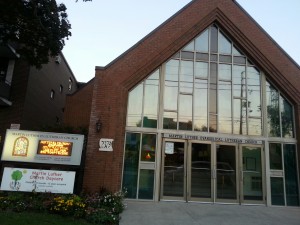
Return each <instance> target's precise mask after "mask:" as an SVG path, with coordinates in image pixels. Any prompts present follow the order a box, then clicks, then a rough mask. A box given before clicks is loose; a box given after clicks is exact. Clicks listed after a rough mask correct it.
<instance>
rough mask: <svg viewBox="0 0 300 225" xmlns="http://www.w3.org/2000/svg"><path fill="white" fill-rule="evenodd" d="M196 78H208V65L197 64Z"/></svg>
mask: <svg viewBox="0 0 300 225" xmlns="http://www.w3.org/2000/svg"><path fill="white" fill-rule="evenodd" d="M195 77H197V78H207V77H208V63H206V62H195Z"/></svg>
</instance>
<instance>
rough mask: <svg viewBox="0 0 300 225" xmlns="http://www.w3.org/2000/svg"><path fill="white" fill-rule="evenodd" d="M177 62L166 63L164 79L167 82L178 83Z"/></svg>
mask: <svg viewBox="0 0 300 225" xmlns="http://www.w3.org/2000/svg"><path fill="white" fill-rule="evenodd" d="M178 71H179V60H175V59H172V60H170V61H169V62H167V63H166V78H165V80H168V81H178Z"/></svg>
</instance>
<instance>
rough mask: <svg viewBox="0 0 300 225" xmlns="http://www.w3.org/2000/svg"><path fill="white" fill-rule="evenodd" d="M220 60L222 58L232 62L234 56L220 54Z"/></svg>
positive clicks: (224, 60)
mask: <svg viewBox="0 0 300 225" xmlns="http://www.w3.org/2000/svg"><path fill="white" fill-rule="evenodd" d="M219 60H220V62H224V63H231V61H232V57H231V55H220V56H219Z"/></svg>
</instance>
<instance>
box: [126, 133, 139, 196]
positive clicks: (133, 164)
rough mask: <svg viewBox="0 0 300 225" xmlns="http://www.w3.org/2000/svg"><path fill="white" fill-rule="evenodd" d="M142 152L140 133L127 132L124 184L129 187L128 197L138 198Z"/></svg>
mask: <svg viewBox="0 0 300 225" xmlns="http://www.w3.org/2000/svg"><path fill="white" fill-rule="evenodd" d="M139 152H140V134H139V133H126V143H125V159H124V170H123V186H122V188H126V189H127V198H136V194H137V178H138V166H139Z"/></svg>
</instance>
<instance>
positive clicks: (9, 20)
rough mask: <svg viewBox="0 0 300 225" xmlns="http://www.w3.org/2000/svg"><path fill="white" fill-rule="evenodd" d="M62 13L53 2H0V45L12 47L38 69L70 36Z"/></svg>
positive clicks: (12, 0)
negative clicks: (8, 44) (10, 45)
mask: <svg viewBox="0 0 300 225" xmlns="http://www.w3.org/2000/svg"><path fill="white" fill-rule="evenodd" d="M83 1H84V2H86V1H89V0H83ZM66 10H67V8H66V6H65V5H64V4H62V3H60V4H57V3H56V0H31V1H25V0H23V1H20V0H9V1H3V0H2V1H0V44H7V43H10V44H13V45H14V46H15V47H16V48H17V53H19V54H20V55H21V56H23V57H25V58H26V60H27V61H28V62H29V64H30V65H33V66H36V67H37V68H41V66H42V64H46V63H48V62H49V57H53V56H57V55H58V54H59V53H60V52H61V50H62V49H63V47H64V45H65V39H67V38H68V37H69V36H71V32H70V29H71V24H70V23H69V20H68V14H67V12H66Z"/></svg>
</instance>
